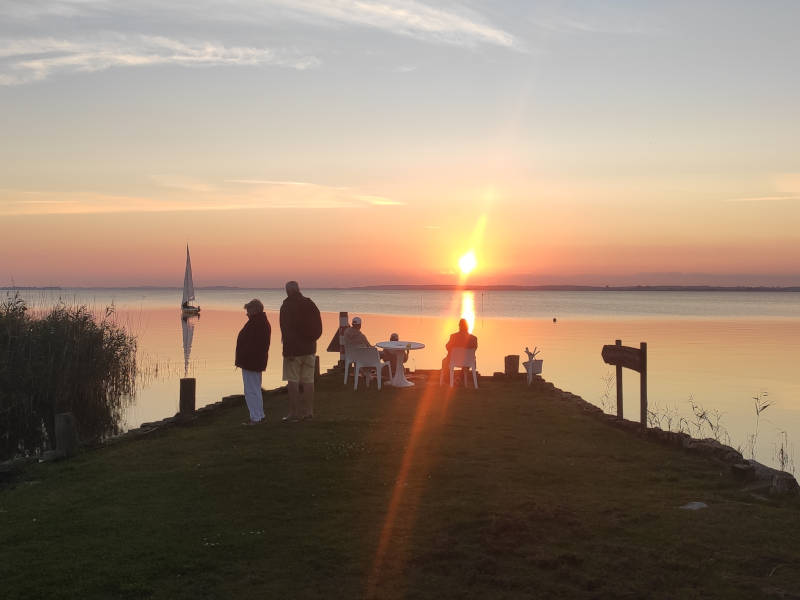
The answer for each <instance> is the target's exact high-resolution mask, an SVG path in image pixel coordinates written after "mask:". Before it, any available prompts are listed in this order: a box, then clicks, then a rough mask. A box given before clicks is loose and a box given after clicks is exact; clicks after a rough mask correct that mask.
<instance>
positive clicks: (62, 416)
mask: <svg viewBox="0 0 800 600" xmlns="http://www.w3.org/2000/svg"><path fill="white" fill-rule="evenodd" d="M77 451H78V426H77V424H76V423H75V416H74V415H73V414H72V413H71V412H67V413H59V414H57V415H56V452H57V453H58V454H60V455H61V456H72V455H73V454H75V453H76V452H77Z"/></svg>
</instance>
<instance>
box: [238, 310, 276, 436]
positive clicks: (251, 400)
mask: <svg viewBox="0 0 800 600" xmlns="http://www.w3.org/2000/svg"><path fill="white" fill-rule="evenodd" d="M244 309H245V310H246V311H247V323H245V324H244V327H242V330H241V331H240V332H239V337H238V338H237V339H236V366H237V367H239V368H240V369H242V381H243V382H244V399H245V401H246V402H247V409H248V410H249V411H250V421H249V422H248V423H243V424H244V425H255V424H256V423H260V422H261V421H263V420H264V400H263V398H262V396H261V374H262V373H263V372H264V370H265V369H266V368H267V355H268V354H269V340H270V337H271V335H272V328H271V327H270V325H269V321H268V320H267V314H266V313H265V312H264V305H263V304H262V303H261V300H257V299H255V298H254V299H253V300H250V302H248V303H247V304H245V305H244Z"/></svg>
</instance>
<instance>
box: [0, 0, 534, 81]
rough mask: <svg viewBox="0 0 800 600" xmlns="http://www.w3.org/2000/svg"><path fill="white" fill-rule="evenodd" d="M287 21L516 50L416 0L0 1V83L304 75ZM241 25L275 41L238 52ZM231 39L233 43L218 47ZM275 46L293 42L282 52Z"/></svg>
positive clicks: (313, 60)
mask: <svg viewBox="0 0 800 600" xmlns="http://www.w3.org/2000/svg"><path fill="white" fill-rule="evenodd" d="M221 24H224V26H222V25H221ZM292 24H295V25H302V26H306V27H308V26H311V27H317V28H322V29H332V28H337V27H342V26H350V27H363V28H368V29H375V30H380V31H382V32H385V33H387V34H391V35H399V36H405V37H410V38H414V39H417V40H421V41H425V42H429V43H437V44H446V45H455V46H463V47H474V46H477V45H481V44H488V45H494V46H500V47H505V48H513V49H518V50H521V49H522V45H521V44H520V42H519V40H517V39H516V38H515V37H514V36H512V35H511V34H510V33H508V32H507V31H504V30H503V29H501V28H499V27H496V26H494V25H492V24H491V23H490V22H489V21H488V20H487V19H486V18H485V17H484V16H482V15H480V14H478V13H476V12H474V11H472V10H468V9H466V8H463V7H457V8H456V7H451V8H450V9H449V10H445V9H443V8H437V7H433V6H429V5H428V4H426V3H423V2H421V1H419V0H380V1H378V0H228V1H222V0H194V1H189V0H172V1H170V2H162V1H160V0H159V1H155V0H137V1H136V2H129V1H127V0H126V1H121V0H51V1H45V0H3V1H2V2H0V85H19V84H24V83H30V82H34V81H41V80H43V79H46V78H47V77H49V76H50V75H52V74H53V73H56V72H96V71H102V70H105V69H110V68H114V67H132V66H138V67H142V66H147V65H180V66H184V67H187V66H219V65H236V66H254V65H271V66H277V67H287V68H292V69H300V70H302V69H309V68H312V67H316V66H318V65H319V64H321V61H320V60H319V58H317V57H316V55H315V52H311V51H303V50H302V49H298V48H297V47H296V44H297V43H298V42H297V40H302V39H303V38H302V37H297V38H295V37H293V36H292V34H291V31H292ZM240 25H241V26H245V25H246V28H247V29H246V30H247V32H248V33H246V34H245V36H244V39H250V40H252V39H258V40H262V39H269V40H272V41H273V43H272V44H268V45H263V44H262V43H258V44H255V45H254V44H244V45H242V44H241V42H240V40H241V39H242V37H241V36H240V37H236V36H237V31H238V30H237V26H240ZM23 31H24V32H27V35H24V34H22V33H21V32H23ZM187 32H194V33H187ZM253 32H256V36H255V37H254V36H253ZM287 32H288V33H287ZM230 39H236V40H237V42H235V43H230V42H225V41H224V40H230ZM276 39H283V40H287V39H288V40H291V41H286V42H285V43H283V45H281V42H278V41H275V40H276ZM299 43H301V44H302V43H303V42H299ZM320 47H324V42H322V43H321V44H320V43H319V41H317V42H315V48H316V50H319V49H320Z"/></svg>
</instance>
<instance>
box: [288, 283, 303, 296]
mask: <svg viewBox="0 0 800 600" xmlns="http://www.w3.org/2000/svg"><path fill="white" fill-rule="evenodd" d="M299 293H300V285H299V284H298V283H297V282H296V281H287V282H286V295H287V296H291V295H292V294H299Z"/></svg>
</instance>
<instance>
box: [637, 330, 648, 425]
mask: <svg viewBox="0 0 800 600" xmlns="http://www.w3.org/2000/svg"><path fill="white" fill-rule="evenodd" d="M639 348H640V351H641V353H642V370H641V371H640V372H639V386H640V387H639V396H640V402H641V408H642V414H641V423H642V427H644V428H645V429H647V344H646V343H645V342H641V343H640V344H639Z"/></svg>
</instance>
